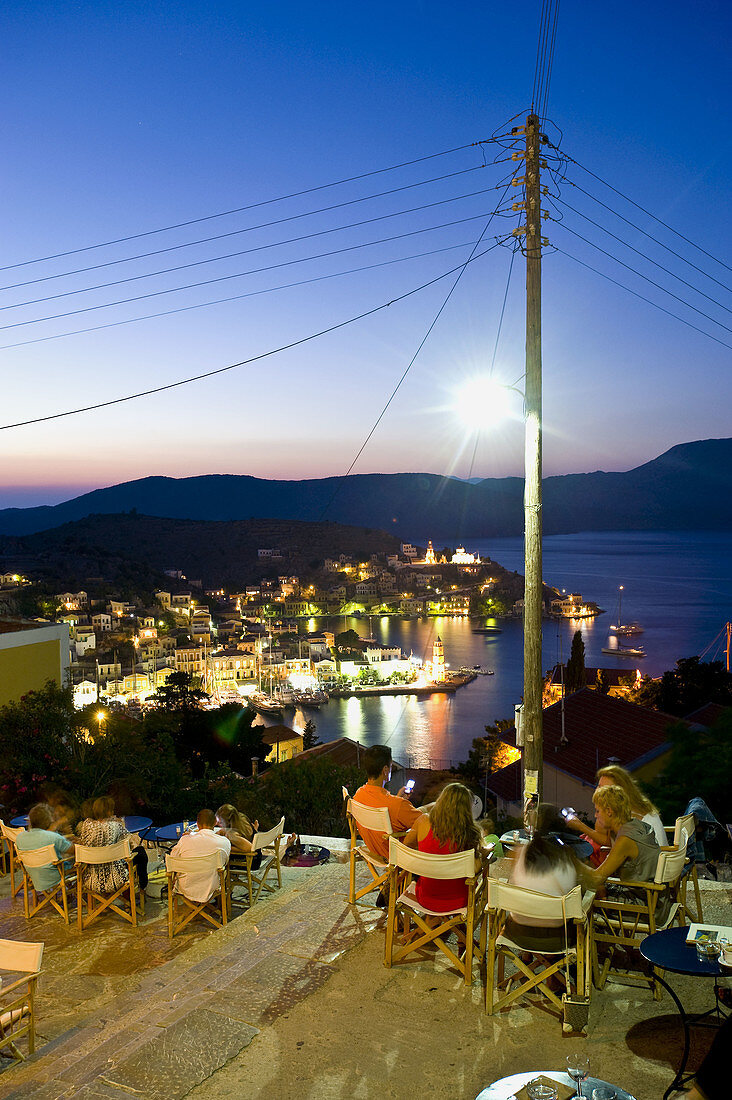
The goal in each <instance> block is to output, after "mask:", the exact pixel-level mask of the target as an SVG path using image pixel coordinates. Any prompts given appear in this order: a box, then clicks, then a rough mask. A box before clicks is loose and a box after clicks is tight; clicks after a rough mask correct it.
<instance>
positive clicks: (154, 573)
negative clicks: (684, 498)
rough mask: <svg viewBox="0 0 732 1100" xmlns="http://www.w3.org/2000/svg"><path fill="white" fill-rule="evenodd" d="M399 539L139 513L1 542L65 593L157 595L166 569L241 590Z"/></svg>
mask: <svg viewBox="0 0 732 1100" xmlns="http://www.w3.org/2000/svg"><path fill="white" fill-rule="evenodd" d="M265 547H269V548H273V547H276V548H278V549H279V548H281V549H283V550H286V551H287V554H286V556H285V557H284V559H283V560H282V561H276V562H269V561H266V560H265V561H260V560H259V559H258V557H257V551H258V550H259V549H260V548H265ZM398 549H399V540H398V539H396V538H395V537H394V536H393V535H391V534H386V533H385V532H383V531H372V530H369V529H367V528H365V527H346V526H342V525H339V524H336V523H293V522H291V521H289V520H243V521H235V522H200V521H197V520H170V519H161V518H159V517H157V516H141V515H137V514H130V513H127V514H124V515H104V516H100V515H97V516H89V517H87V518H86V519H82V520H78V521H76V522H74V523H68V524H64V525H63V526H61V527H56V528H52V529H50V530H47V531H42V532H40V533H37V534H33V535H25V536H22V537H17V536H12V537H8V536H5V537H0V560H2V559H6V560H7V559H17V560H19V561H20V560H22V561H23V563H24V568H25V569H26V570H28V571H31V570H32V571H33V572H34V573H40V574H41V575H43V576H44V577H45V578H46V579H47V580H48V581H49V582H50V581H57V582H58V584H59V585H60V586H62V587H63V588H76V587H84V586H85V585H86V584H87V583H88V582H89V579H90V578H101V579H103V580H104V581H106V582H109V583H111V584H116V585H121V586H130V587H131V588H133V589H134V588H135V587H136V586H137V587H142V588H149V589H150V590H152V589H153V588H155V587H157V586H158V585H161V584H164V583H168V584H169V583H170V581H169V580H167V579H166V578H165V577H163V576H162V574H163V570H165V569H180V570H181V571H182V572H183V573H185V575H186V576H187V577H188V578H190V579H194V580H195V579H200V580H203V582H204V584H206V585H210V586H216V587H218V586H225V587H227V588H229V589H237V588H240V587H242V586H243V585H245V584H248V583H253V582H254V581H258V580H259V579H260V578H261V577H269V576H272V577H277V576H278V575H279V574H281V573H288V574H289V573H294V574H299V573H303V572H306V571H308V570H312V569H313V568H314V567H315V566H316V565H317V564H322V561H323V559H324V558H326V557H329V556H330V555H332V554H335V553H345V554H349V555H352V556H353V557H355V558H359V559H360V560H363V559H364V558H368V556H369V555H370V554H372V553H377V552H379V553H384V552H392V551H397V550H398Z"/></svg>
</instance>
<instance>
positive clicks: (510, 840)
mask: <svg viewBox="0 0 732 1100" xmlns="http://www.w3.org/2000/svg"><path fill="white" fill-rule="evenodd" d="M514 832H518V839H517V840H514V836H513V834H514ZM548 835H549V836H552V837H556V838H557V840H561V842H562V844H566V846H567V847H568V848H569V850H570V851H571V852H573V853H574V854H575V855H576V856H577V859H579V860H583V861H584V860H587V859H589V858H590V856H591V855H592V845H591V844H589V843H588V842H587V841H586V840H581V839H580V837H579V835H577V834H575V836H572V835H571V834H567V833H562V835H561V836H559V835H558V834H557V833H549V834H548ZM528 843H529V838H528V836H527V835H526V830H525V829H518V830H517V829H509V830H508V832H507V833H504V834H503V836H502V837H501V844H503V845H504V847H506V848H509V849H511V848H520V847H522V846H524V845H526V844H528Z"/></svg>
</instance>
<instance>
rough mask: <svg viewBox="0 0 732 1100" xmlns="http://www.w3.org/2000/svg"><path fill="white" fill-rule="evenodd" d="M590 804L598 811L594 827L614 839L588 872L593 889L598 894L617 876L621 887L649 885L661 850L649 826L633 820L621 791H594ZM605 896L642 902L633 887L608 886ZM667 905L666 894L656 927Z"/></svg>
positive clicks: (620, 789) (668, 896) (662, 899)
mask: <svg viewBox="0 0 732 1100" xmlns="http://www.w3.org/2000/svg"><path fill="white" fill-rule="evenodd" d="M592 801H593V802H594V804H595V806H596V808H597V811H598V824H599V825H600V827H601V828H605V829H608V830H609V832H610V834H611V835H612V836H613V837H614V838H615V840H614V842H613V845H612V848H611V849H610V851H609V852H608V855H607V856H606V858H605V860H604V862H603V863H601V864H600V866H599V867H598V868H597V869H596V870H595V871H593V872H592V879H593V883H594V885H595V888H596V889H598V890H599V889H600V888H601V887H603V886H604V884H605V883H606V882H607V880H608V879H609V878H610V877H611V876H617V877H618V878H619V879H620V880H621V883H622V882H623V881H626V882H653V879H654V877H655V874H656V867H657V866H658V857H659V854H660V852H661V848H660V845H659V844H658V841H657V840H656V837H655V835H654V833H653V830H652V828H651V826H650V825H649V824H648V823H647V822H645V821H640V820H639V819H638V818H636V817H633V812H632V810H631V808H630V800H629V798H628V796H627V794H626V793H625V791H624V790H623V789H622V787H614V786H612V787H598V788H597V790H596V791H595V793H594V795H593V796H592ZM607 893H608V895H609V896H612V897H617V898H618V899H620V900H622V899H626V900H627V901H629V902H635V901H638V900H641V901H642V900H644V898H643V896H642V894H641V893H640V892H639V891H636V890H634V889H633V887H623V886H622V885H612V886H610V887H609V888H608V890H607ZM670 905H671V897H670V895H669V894H668V892H666V893H663V894H661V896H660V897H659V899H658V904H657V907H656V920H657V922H658V923H659V924H662V923H663V922H664V921H665V919H666V916H667V914H668V910H669V907H670Z"/></svg>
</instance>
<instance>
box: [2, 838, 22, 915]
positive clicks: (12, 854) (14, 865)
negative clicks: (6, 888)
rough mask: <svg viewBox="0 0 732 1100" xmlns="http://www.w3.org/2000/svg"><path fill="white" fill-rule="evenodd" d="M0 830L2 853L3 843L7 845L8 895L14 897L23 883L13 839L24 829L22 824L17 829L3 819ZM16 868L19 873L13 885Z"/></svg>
mask: <svg viewBox="0 0 732 1100" xmlns="http://www.w3.org/2000/svg"><path fill="white" fill-rule="evenodd" d="M0 832H1V833H2V837H3V842H4V844H3V854H4V852H5V847H4V845H5V844H7V847H8V863H9V866H10V896H11V898H14V897H16V895H17V894H19V893H20V890H21V887H22V885H23V870H22V868H21V866H20V861H19V859H18V849H17V848H16V846H15V841H16V839H17V836H18V833H23V832H25V830H24V828H23V826H22V825H21V826H20V828H19V829H14V828H13V827H12V826H11V825H6V824H5V822H4V821H0ZM3 865H4V864H3ZM16 870H17V871H18V872H19V875H20V877H19V879H18V885H17V886H16V885H15V872H16Z"/></svg>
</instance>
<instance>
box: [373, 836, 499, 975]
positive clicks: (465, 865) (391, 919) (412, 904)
mask: <svg viewBox="0 0 732 1100" xmlns="http://www.w3.org/2000/svg"><path fill="white" fill-rule="evenodd" d="M475 862H476V860H475V853H474V852H472V851H469V852H454V853H451V854H450V855H444V856H443V855H433V854H430V853H427V852H418V851H416V850H415V849H414V848H407V847H406V845H404V844H402V843H401V842H400V841H399V840H397V839H396V837H394V836H390V837H389V910H388V916H387V924H386V945H385V954H384V965H385V966H386V967H392V966H394V964H395V963H398V962H401V961H402V960H403V959H405V958H406V957H407V955H411V954H413V953H422V952H423V951H424V948H425V947H426V946H427V945H428V944H430V943H434V944H435V946H436V947H438V948H439V949H440V951H441V952H442V953H443V955H445V957H446V958H447V959H448V960H449V961H450V963H451V964H452V965H453V966H454V967H455V969H456V970H458V971H459V973H460V974H462V976H463V979H464V981H465V984H466V985H471V983H472V981H473V959H474V958H477V959H478V961H480V962H482V960H483V957H484V954H485V935H486V930H485V905H486V900H487V897H486V889H485V885H486V882H487V863H486V864H483V865H482V866H480V867H479V869H478V870H477V871H476V867H475ZM413 875H426V876H427V877H428V878H435V879H460V878H464V879H465V881H466V883H467V886H468V900H467V904H466V905H465V907H464V908H462V909H455V910H453V911H451V912H448V913H444V912H443V913H440V912H436V911H435V910H433V909H426V908H424V906H422V905H420V904H419V902H418V901H417V898H416V894H415V892H414V885H413V881H412V876H413ZM412 922H414V924H415V925H416V928H415V929H413V928H412ZM433 922H434V923H433ZM476 929H477V931H478V942H477V943H476V940H475V933H476ZM451 932H455V933H456V935H457V937H458V941H459V943H461V944H462V948H463V950H462V953H461V954H460V955H457V954H456V953H455V952H454V951H453V950H452V948H451V947H450V946H449V945H448V943H447V937H448V936H449V935H450V933H451Z"/></svg>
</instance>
